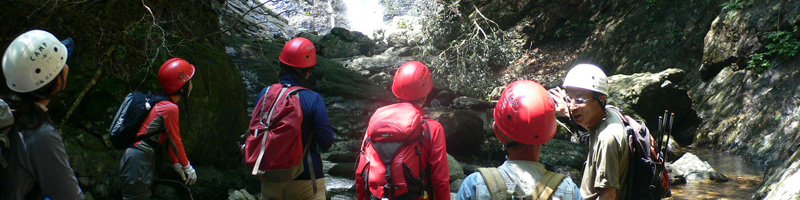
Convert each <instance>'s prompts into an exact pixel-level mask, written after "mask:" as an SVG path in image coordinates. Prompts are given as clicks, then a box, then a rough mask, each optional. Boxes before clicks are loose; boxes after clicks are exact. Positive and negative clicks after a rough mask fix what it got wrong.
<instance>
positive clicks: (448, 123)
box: [428, 109, 494, 159]
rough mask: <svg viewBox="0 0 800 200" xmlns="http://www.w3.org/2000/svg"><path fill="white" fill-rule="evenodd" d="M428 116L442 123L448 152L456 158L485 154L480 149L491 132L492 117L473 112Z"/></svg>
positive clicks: (446, 111) (433, 113)
mask: <svg viewBox="0 0 800 200" xmlns="http://www.w3.org/2000/svg"><path fill="white" fill-rule="evenodd" d="M428 116H430V117H431V118H433V119H436V120H437V121H439V122H441V123H442V126H443V128H444V131H445V136H446V138H447V152H448V153H450V154H451V155H453V156H454V157H456V158H459V159H464V158H471V157H472V156H476V155H481V154H485V153H486V152H482V151H481V148H478V147H480V146H481V145H482V144H483V143H484V141H486V138H487V136H492V137H493V136H494V135H493V133H491V132H489V131H488V130H489V129H488V127H487V126H488V125H490V119H491V118H490V117H491V116H488V115H487V114H485V113H480V112H476V111H472V110H463V109H461V110H436V111H429V112H428Z"/></svg>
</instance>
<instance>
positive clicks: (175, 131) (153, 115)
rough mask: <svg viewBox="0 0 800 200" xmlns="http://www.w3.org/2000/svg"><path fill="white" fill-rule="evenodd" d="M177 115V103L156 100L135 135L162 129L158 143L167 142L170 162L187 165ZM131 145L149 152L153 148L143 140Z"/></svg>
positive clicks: (178, 115) (187, 161) (178, 114)
mask: <svg viewBox="0 0 800 200" xmlns="http://www.w3.org/2000/svg"><path fill="white" fill-rule="evenodd" d="M179 117H180V113H179V110H178V105H176V104H175V103H172V102H169V101H162V102H158V103H157V104H156V105H155V106H154V107H153V110H150V113H149V114H148V115H147V118H145V120H144V123H142V127H141V128H139V132H138V133H136V136H140V135H145V134H148V133H153V132H157V131H163V133H161V134H159V135H158V144H159V145H163V144H164V143H166V142H169V148H168V149H169V158H170V160H171V161H172V163H181V165H183V166H187V165H189V159H188V158H187V157H186V150H184V148H183V140H181V125H180V118H179ZM133 146H135V147H137V148H139V149H142V150H144V151H149V152H153V151H154V148H155V147H151V146H149V145H148V144H147V143H146V142H144V141H143V140H142V141H138V142H136V143H134V144H133Z"/></svg>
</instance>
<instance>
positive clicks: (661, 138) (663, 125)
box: [658, 110, 669, 151]
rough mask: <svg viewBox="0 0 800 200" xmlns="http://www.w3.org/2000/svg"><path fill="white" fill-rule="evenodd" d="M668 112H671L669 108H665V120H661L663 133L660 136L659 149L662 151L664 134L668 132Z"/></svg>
mask: <svg viewBox="0 0 800 200" xmlns="http://www.w3.org/2000/svg"><path fill="white" fill-rule="evenodd" d="M667 112H669V110H664V116H663V119H664V120H662V121H661V131H663V132H662V133H661V137H659V138H658V147H659V149H658V151H662V149H661V148H663V147H664V135H665V134H666V133H667V120H669V119H668V118H667V117H669V116H667Z"/></svg>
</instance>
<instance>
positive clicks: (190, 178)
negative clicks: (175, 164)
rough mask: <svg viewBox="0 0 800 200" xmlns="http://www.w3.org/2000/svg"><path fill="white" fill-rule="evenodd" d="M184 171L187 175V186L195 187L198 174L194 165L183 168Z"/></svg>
mask: <svg viewBox="0 0 800 200" xmlns="http://www.w3.org/2000/svg"><path fill="white" fill-rule="evenodd" d="M183 171H184V172H185V173H186V185H193V184H194V182H196V181H197V173H196V171H195V170H194V168H193V167H192V165H186V166H183Z"/></svg>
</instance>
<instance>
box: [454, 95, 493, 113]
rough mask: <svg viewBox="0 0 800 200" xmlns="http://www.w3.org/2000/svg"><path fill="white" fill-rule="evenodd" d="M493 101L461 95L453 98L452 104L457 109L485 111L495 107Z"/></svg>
mask: <svg viewBox="0 0 800 200" xmlns="http://www.w3.org/2000/svg"><path fill="white" fill-rule="evenodd" d="M494 105H495V104H493V103H492V102H489V101H484V100H480V99H476V98H472V97H466V96H461V97H457V98H455V99H453V104H452V105H450V106H451V107H453V108H456V109H470V110H476V111H485V110H488V109H492V108H494Z"/></svg>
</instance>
